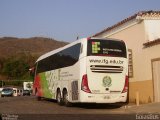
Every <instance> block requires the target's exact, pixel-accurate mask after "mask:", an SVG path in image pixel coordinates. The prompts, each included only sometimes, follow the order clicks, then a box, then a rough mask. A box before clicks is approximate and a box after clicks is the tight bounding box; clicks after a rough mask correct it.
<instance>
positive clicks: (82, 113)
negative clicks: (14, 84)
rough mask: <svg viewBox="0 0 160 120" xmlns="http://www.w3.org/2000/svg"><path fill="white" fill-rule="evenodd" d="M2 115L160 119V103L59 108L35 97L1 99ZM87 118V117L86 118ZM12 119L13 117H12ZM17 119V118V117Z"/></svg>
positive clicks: (38, 117) (37, 117)
mask: <svg viewBox="0 0 160 120" xmlns="http://www.w3.org/2000/svg"><path fill="white" fill-rule="evenodd" d="M0 114H1V115H2V116H3V117H4V116H5V115H18V117H19V118H21V117H22V118H23V119H28V118H29V117H30V119H42V118H44V119H45V120H46V119H47V118H54V119H56V118H57V119H59V118H62V119H64V118H65V119H66V120H67V118H68V119H69V120H71V119H80V118H83V119H84V120H85V119H87V118H88V119H92V120H95V119H103V118H104V119H106V117H107V118H108V117H109V118H111V119H115V120H116V119H118V120H120V119H124V118H125V119H137V118H138V117H143V116H145V115H150V116H153V117H154V115H158V119H160V103H152V104H146V105H145V104H144V105H140V106H138V107H137V106H135V105H133V104H129V105H128V106H124V107H119V106H117V105H104V104H103V105H99V104H98V105H97V104H76V105H74V106H73V107H64V106H59V105H58V104H57V103H56V102H55V101H49V100H42V101H37V100H36V98H35V97H34V96H30V97H28V96H25V97H6V98H0ZM86 116H87V117H86ZM11 117H12V116H11ZM15 117H16V116H15ZM136 117H137V118H136Z"/></svg>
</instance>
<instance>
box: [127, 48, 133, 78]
mask: <svg viewBox="0 0 160 120" xmlns="http://www.w3.org/2000/svg"><path fill="white" fill-rule="evenodd" d="M128 70H129V72H128V73H129V77H130V78H132V77H133V55H132V50H131V49H128Z"/></svg>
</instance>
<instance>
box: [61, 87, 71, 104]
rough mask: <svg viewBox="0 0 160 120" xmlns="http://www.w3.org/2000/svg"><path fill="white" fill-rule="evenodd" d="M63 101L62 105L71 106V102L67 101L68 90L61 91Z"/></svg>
mask: <svg viewBox="0 0 160 120" xmlns="http://www.w3.org/2000/svg"><path fill="white" fill-rule="evenodd" d="M63 103H64V105H65V106H66V107H71V106H72V103H70V102H69V101H68V92H67V90H64V91H63Z"/></svg>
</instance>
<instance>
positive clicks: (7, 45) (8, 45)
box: [0, 37, 68, 58]
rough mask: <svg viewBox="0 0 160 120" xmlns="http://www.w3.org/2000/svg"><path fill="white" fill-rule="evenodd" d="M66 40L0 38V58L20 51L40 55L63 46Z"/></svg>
mask: <svg viewBox="0 0 160 120" xmlns="http://www.w3.org/2000/svg"><path fill="white" fill-rule="evenodd" d="M66 44H68V43H67V42H63V41H57V40H54V39H51V38H43V37H32V38H14V37H3V38H0V58H8V57H10V56H14V55H17V54H20V53H30V54H32V55H36V56H40V55H42V54H44V53H46V52H49V51H51V50H54V49H57V48H59V47H62V46H65V45H66Z"/></svg>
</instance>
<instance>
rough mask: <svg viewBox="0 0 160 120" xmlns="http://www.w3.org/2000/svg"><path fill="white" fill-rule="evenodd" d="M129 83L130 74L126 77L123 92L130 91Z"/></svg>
mask: <svg viewBox="0 0 160 120" xmlns="http://www.w3.org/2000/svg"><path fill="white" fill-rule="evenodd" d="M128 84H129V79H128V76H126V78H125V85H124V88H123V91H122V93H125V92H127V91H128Z"/></svg>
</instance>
